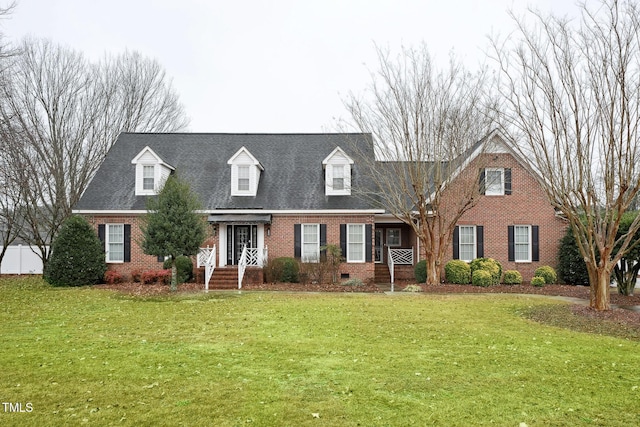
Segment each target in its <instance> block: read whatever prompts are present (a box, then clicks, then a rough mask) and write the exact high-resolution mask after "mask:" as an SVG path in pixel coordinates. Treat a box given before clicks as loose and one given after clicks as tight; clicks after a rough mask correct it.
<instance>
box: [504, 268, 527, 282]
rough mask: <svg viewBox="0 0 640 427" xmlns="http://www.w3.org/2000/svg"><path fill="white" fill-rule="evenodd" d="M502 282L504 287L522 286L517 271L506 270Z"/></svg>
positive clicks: (520, 277) (520, 276)
mask: <svg viewBox="0 0 640 427" xmlns="http://www.w3.org/2000/svg"><path fill="white" fill-rule="evenodd" d="M502 282H503V283H504V284H505V285H520V284H522V274H520V272H519V271H517V270H507V271H505V272H504V276H503V278H502Z"/></svg>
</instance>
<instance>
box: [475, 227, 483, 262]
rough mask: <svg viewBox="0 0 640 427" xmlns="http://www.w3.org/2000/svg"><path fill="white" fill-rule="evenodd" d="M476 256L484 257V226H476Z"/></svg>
mask: <svg viewBox="0 0 640 427" xmlns="http://www.w3.org/2000/svg"><path fill="white" fill-rule="evenodd" d="M476 256H477V257H478V258H483V257H484V226H482V225H476Z"/></svg>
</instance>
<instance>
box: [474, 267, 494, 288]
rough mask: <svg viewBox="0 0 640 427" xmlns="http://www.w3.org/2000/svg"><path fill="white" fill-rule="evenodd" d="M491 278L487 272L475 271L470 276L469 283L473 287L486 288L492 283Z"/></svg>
mask: <svg viewBox="0 0 640 427" xmlns="http://www.w3.org/2000/svg"><path fill="white" fill-rule="evenodd" d="M493 280H494V279H493V276H492V275H491V273H490V272H489V271H487V270H476V271H474V272H473V274H472V275H471V283H473V284H474V285H475V286H482V287H483V288H486V287H487V286H490V285H491V284H492V283H493Z"/></svg>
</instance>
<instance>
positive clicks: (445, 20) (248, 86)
mask: <svg viewBox="0 0 640 427" xmlns="http://www.w3.org/2000/svg"><path fill="white" fill-rule="evenodd" d="M6 3H7V1H6V0H5V1H4V2H2V4H6ZM528 5H531V6H533V7H536V8H538V9H540V10H542V11H553V12H554V13H556V14H561V15H569V16H572V15H575V14H576V13H577V12H576V10H577V9H576V7H575V2H574V0H422V1H419V0H368V1H365V0H289V1H286V0H270V1H269V0H264V1H259V0H244V1H243V0H240V1H237V0H90V1H88V0H18V6H17V8H16V9H15V11H14V13H13V15H12V16H11V18H10V19H9V20H5V21H2V23H1V24H0V25H2V26H3V31H4V33H5V36H6V37H8V38H9V39H10V40H13V41H18V40H19V39H20V38H22V37H23V36H25V35H31V36H35V37H44V38H48V39H51V40H52V41H54V42H56V43H59V44H62V45H66V46H68V47H71V48H74V49H77V50H79V51H82V52H84V54H85V55H87V57H89V58H90V59H99V58H101V57H102V56H103V55H104V53H105V52H111V53H119V52H122V51H124V50H126V49H128V50H136V51H139V52H141V53H142V54H144V55H146V56H149V57H153V58H155V59H157V60H158V61H159V62H160V63H161V64H162V65H163V66H164V68H165V69H166V71H167V73H168V75H169V76H170V77H171V78H172V79H173V86H174V87H175V89H176V90H177V92H178V93H179V95H180V99H181V101H182V103H183V104H184V106H185V109H186V112H187V114H188V116H189V117H190V119H191V125H190V127H189V130H190V131H193V132H240V133H245V132H246V133H254V132H268V133H280V132H283V133H289V132H308V133H313V132H329V131H335V129H336V127H335V122H336V118H339V117H345V110H344V107H343V105H342V100H343V99H344V98H345V96H346V95H347V94H348V93H349V92H350V91H352V92H355V93H361V92H362V91H363V90H364V88H365V87H366V86H367V84H368V83H369V82H370V81H371V77H370V74H371V71H375V69H376V66H377V57H376V54H375V44H378V45H380V46H388V47H389V48H390V49H392V50H393V51H397V50H398V49H399V48H400V46H403V45H404V46H417V45H418V44H420V43H421V42H422V41H424V42H425V43H426V44H427V45H428V47H429V50H430V51H431V53H432V54H433V55H435V56H436V58H437V59H439V60H442V61H445V60H446V59H447V55H448V53H449V51H451V50H452V49H453V50H454V51H455V52H456V54H457V55H459V56H460V57H462V58H463V59H464V61H465V63H466V64H467V66H469V67H475V66H476V64H477V63H478V62H479V61H482V58H483V54H482V51H483V50H485V49H486V46H487V36H488V35H489V34H492V33H499V34H502V35H507V34H508V33H509V32H510V31H511V30H512V29H513V22H512V20H511V18H509V16H508V14H507V10H508V9H513V10H514V11H515V12H516V13H517V14H518V15H521V14H522V13H523V12H524V11H525V9H526V7H527V6H528Z"/></svg>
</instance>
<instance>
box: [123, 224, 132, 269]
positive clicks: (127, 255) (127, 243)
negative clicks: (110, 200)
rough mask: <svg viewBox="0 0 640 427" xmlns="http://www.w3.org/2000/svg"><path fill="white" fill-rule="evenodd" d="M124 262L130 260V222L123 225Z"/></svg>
mask: <svg viewBox="0 0 640 427" xmlns="http://www.w3.org/2000/svg"><path fill="white" fill-rule="evenodd" d="M124 262H131V224H125V225H124Z"/></svg>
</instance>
